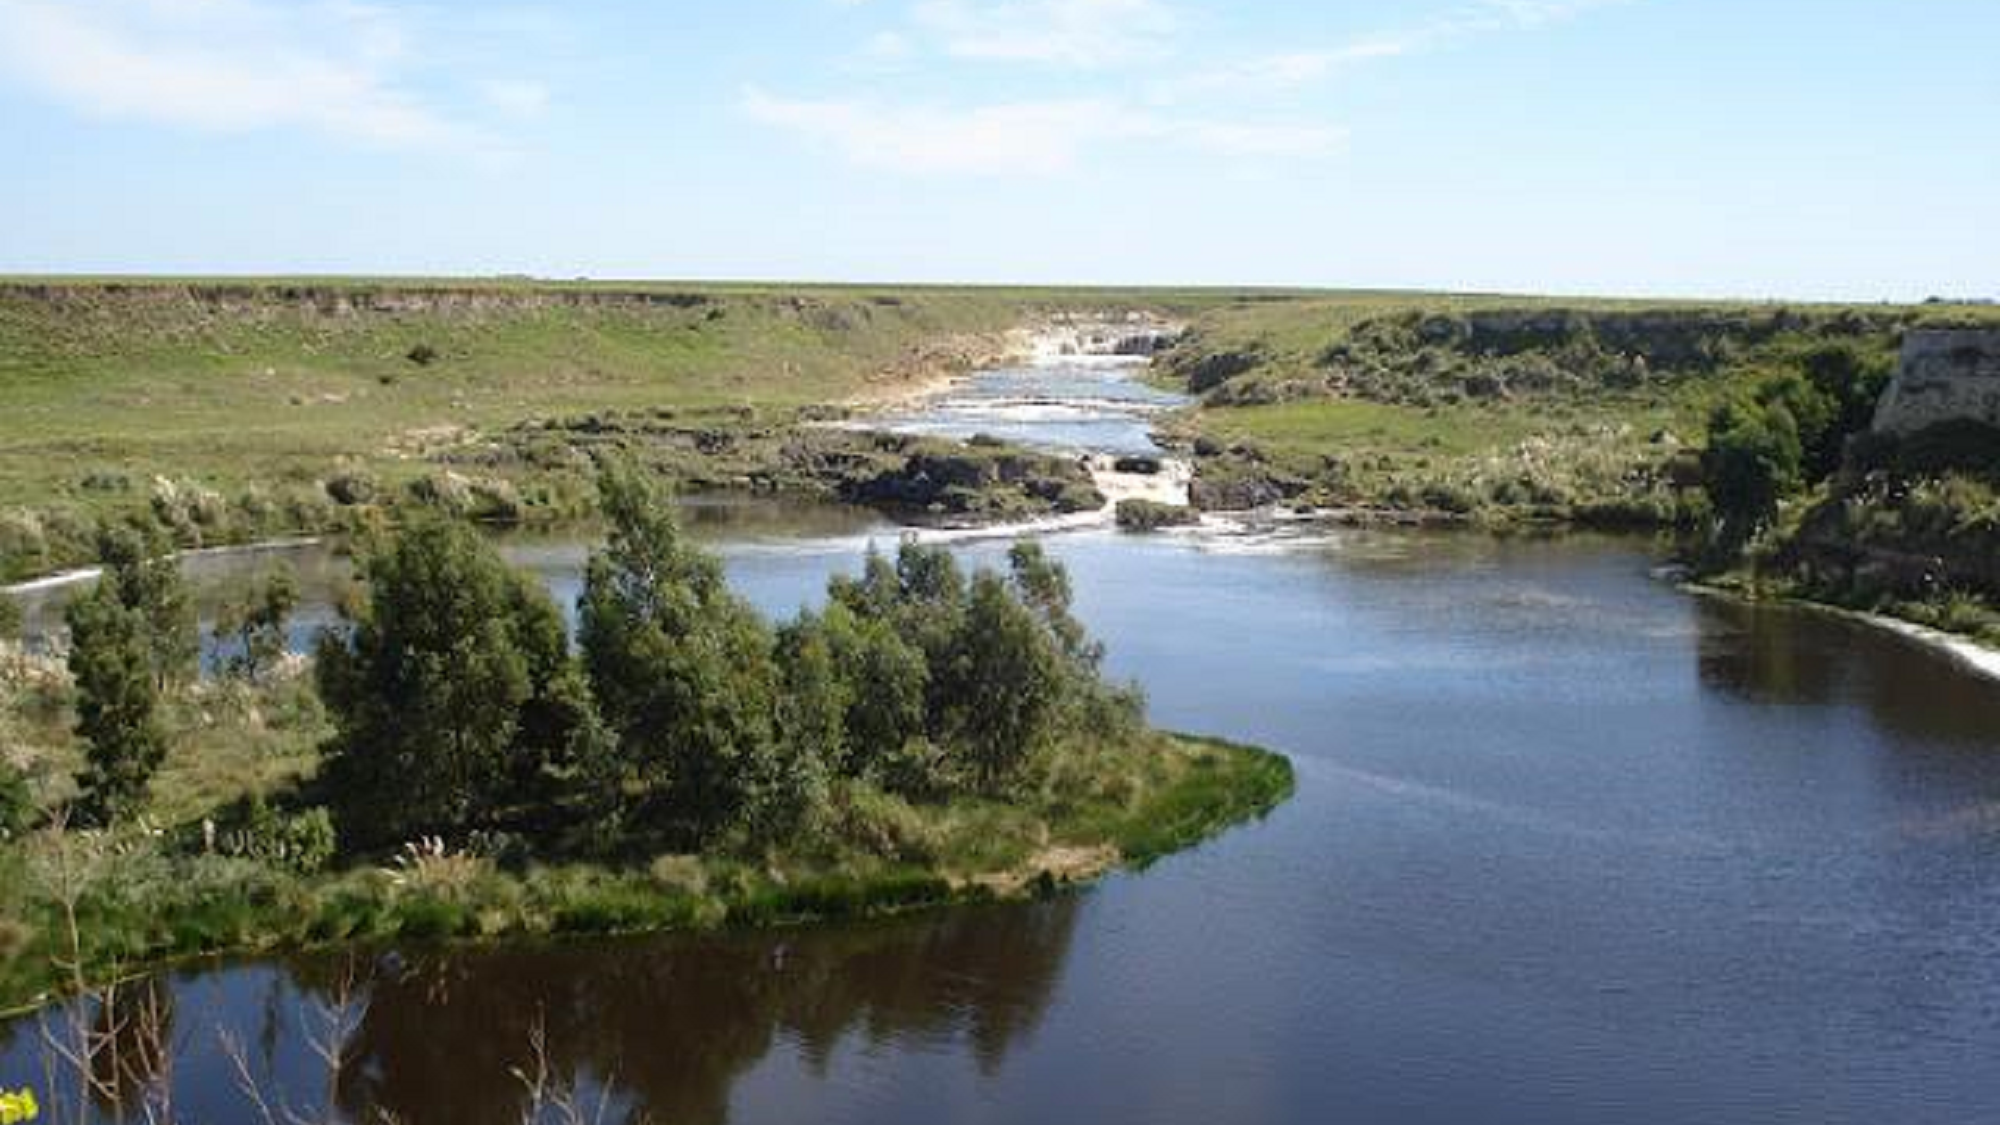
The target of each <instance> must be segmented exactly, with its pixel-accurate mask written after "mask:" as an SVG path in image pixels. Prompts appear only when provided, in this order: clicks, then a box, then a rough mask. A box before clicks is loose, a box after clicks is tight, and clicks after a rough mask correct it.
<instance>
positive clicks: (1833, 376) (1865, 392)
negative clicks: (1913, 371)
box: [1802, 342, 1896, 475]
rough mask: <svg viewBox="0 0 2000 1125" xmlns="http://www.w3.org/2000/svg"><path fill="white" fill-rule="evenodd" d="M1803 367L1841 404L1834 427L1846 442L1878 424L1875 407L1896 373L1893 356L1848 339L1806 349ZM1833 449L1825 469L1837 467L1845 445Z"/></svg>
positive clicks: (1817, 384) (1827, 393)
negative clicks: (1864, 348) (1857, 344)
mask: <svg viewBox="0 0 2000 1125" xmlns="http://www.w3.org/2000/svg"><path fill="white" fill-rule="evenodd" d="M1802 367H1803V368H1804V371H1805V376H1806V378H1807V379H1808V380H1810V381H1811V383H1812V385H1813V386H1814V387H1816V388H1818V390H1819V392H1820V394H1822V395H1825V396H1826V397H1827V398H1828V399H1830V400H1832V401H1833V402H1834V403H1836V404H1837V409H1836V412H1835V419H1834V427H1835V429H1836V431H1837V432H1838V433H1839V435H1840V437H1841V439H1842V441H1843V442H1844V441H1845V439H1846V438H1848V437H1850V436H1852V435H1854V434H1859V433H1865V432H1867V430H1868V428H1869V427H1870V426H1872V425H1873V424H1874V422H1875V407H1876V405H1877V404H1878V403H1879V402H1880V401H1881V399H1882V392H1883V391H1884V390H1887V389H1888V386H1889V381H1890V379H1892V378H1893V377H1894V376H1895V373H1896V363H1895V359H1894V358H1893V357H1891V356H1889V355H1887V354H1871V353H1867V352H1864V351H1862V350H1861V349H1860V348H1858V347H1856V346H1855V345H1853V344H1852V343H1847V342H1840V343H1831V344H1822V345H1820V346H1819V347H1817V348H1814V349H1813V350H1812V351H1810V352H1807V353H1806V355H1805V358H1804V360H1803V361H1802ZM1831 453H1832V458H1833V463H1829V464H1827V465H1826V466H1825V469H1824V471H1825V472H1831V471H1832V470H1833V469H1834V468H1835V467H1837V463H1838V459H1839V456H1840V454H1841V449H1840V448H1838V446H1837V445H1836V447H1835V448H1834V449H1832V450H1831ZM1822 475H1823V474H1822Z"/></svg>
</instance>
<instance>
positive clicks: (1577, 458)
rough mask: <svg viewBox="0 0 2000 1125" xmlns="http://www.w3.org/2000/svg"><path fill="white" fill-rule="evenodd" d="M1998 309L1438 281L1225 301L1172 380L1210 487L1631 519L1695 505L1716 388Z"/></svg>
mask: <svg viewBox="0 0 2000 1125" xmlns="http://www.w3.org/2000/svg"><path fill="white" fill-rule="evenodd" d="M1933 323H2000V313H1996V312H1995V311H1994V310H1992V309H1988V308H1978V307H1963V308H1961V307H1952V306H1921V307H1892V306H1822V305H1802V306H1779V305H1770V304H1714V303H1673V302H1638V301H1595V300H1583V301H1578V300H1561V299H1537V298H1518V297H1497V296H1496V297H1471V296H1468V297H1443V296H1427V295H1420V294H1353V295H1323V296H1317V297H1313V298H1310V299H1303V300H1295V301H1289V302H1281V303H1271V304H1265V305H1255V306H1241V307H1230V308H1223V309H1216V310H1212V311H1211V312H1209V313H1207V314H1205V315H1203V316H1201V317H1199V318H1197V320H1196V321H1195V324H1194V331H1193V332H1192V333H1191V334H1190V335H1189V337H1188V339H1187V340H1186V341H1184V342H1183V344H1182V345H1181V346H1180V347H1179V348H1177V349H1175V350H1174V351H1173V352H1171V353H1169V355H1167V356H1166V357H1165V359H1164V361H1163V362H1162V364H1160V365H1159V369H1158V370H1157V371H1156V373H1155V378H1156V379H1159V380H1161V381H1163V382H1165V383H1167V384H1169V385H1173V386H1176V387H1179V388H1183V389H1186V390H1188V391H1190V392H1192V393H1195V394H1197V395H1199V396H1201V404H1200V406H1199V407H1198V408H1197V409H1195V410H1193V411H1190V412H1188V413H1187V414H1186V416H1184V417H1183V418H1182V419H1180V420H1179V423H1178V432H1179V434H1180V436H1181V439H1182V441H1183V442H1184V443H1185V444H1186V445H1187V447H1188V448H1190V449H1192V450H1194V451H1195V452H1196V454H1197V458H1198V464H1197V474H1198V483H1197V487H1196V490H1195V491H1196V500H1197V502H1198V503H1203V504H1205V505H1206V506H1210V507H1218V508H1229V507H1240V506H1247V505H1253V504H1259V503H1269V502H1273V501H1280V500H1282V501H1290V502H1293V503H1297V504H1302V505H1312V506H1321V507H1334V508H1344V509H1357V510H1363V511H1367V510H1374V511H1377V512H1380V513H1383V514H1384V515H1388V516H1396V515H1407V514H1412V513H1425V514H1432V515H1441V516H1446V517H1451V518H1459V519H1468V520H1476V521H1486V522H1509V521H1517V520H1545V521H1558V522H1577V523H1588V524H1598V525H1618V526H1663V525H1673V524H1677V523H1682V522H1685V521H1687V520H1688V519H1689V518H1690V516H1691V508H1690V502H1691V501H1692V500H1693V499H1694V498H1693V497H1692V496H1690V495H1689V492H1690V489H1691V487H1692V486H1693V485H1694V484H1695V483H1696V480H1695V477H1696V474H1697V472H1698V466H1697V465H1696V464H1695V455H1696V453H1697V452H1698V450H1699V448H1700V446H1701V444H1702V441H1703V431H1704V427H1705V423H1706V419H1707V417H1708V415H1709V413H1710V411H1711V410H1712V409H1713V408H1714V406H1715V405H1716V404H1717V403H1718V402H1721V401H1723V400H1725V399H1727V398H1729V397H1731V396H1734V395H1738V394H1741V393H1743V392H1744V391H1745V390H1746V389H1747V388H1750V387H1752V386H1755V385H1757V384H1759V383H1760V382H1763V381H1766V380H1768V379H1771V378H1773V377H1774V376H1777V375H1780V374H1782V373H1784V372H1786V371H1789V370H1793V369H1795V368H1796V367H1797V366H1798V364H1799V363H1800V362H1801V360H1802V359H1803V358H1804V357H1806V356H1808V355H1810V354H1811V353H1813V352H1814V351H1815V350H1817V349H1823V348H1828V347H1840V348H1851V349H1853V350H1854V351H1855V352H1856V353H1857V354H1859V355H1861V356H1862V357H1864V359H1866V360H1869V361H1886V360H1887V358H1888V357H1890V356H1892V355H1893V352H1894V349H1895V347H1896V345H1897V341H1898V340H1899V338H1900V335H1901V333H1902V332H1903V331H1904V330H1906V329H1907V328H1910V327H1913V326H1917V325H1922V324H1933Z"/></svg>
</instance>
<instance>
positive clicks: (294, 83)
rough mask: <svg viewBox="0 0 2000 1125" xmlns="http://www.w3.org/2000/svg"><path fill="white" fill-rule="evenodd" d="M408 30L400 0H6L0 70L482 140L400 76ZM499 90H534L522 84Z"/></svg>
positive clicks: (342, 123) (180, 108) (350, 134)
mask: <svg viewBox="0 0 2000 1125" xmlns="http://www.w3.org/2000/svg"><path fill="white" fill-rule="evenodd" d="M408 38H409V37H408V34H407V32H406V30H405V28H404V25H403V24H402V23H401V22H400V21H399V20H398V19H397V18H396V17H395V16H394V15H393V14H392V13H390V12H389V11H387V10H386V9H383V8H378V7H374V6H371V5H367V4H362V3H356V2H352V0H313V2H311V3H305V4H294V5H278V4H275V3H271V2H269V0H0V78H6V79H11V80H13V81H15V82H18V83H21V84H23V85H25V86H28V87H30V88H32V89H34V90H37V91H39V92H40V93H42V94H43V95H45V96H47V97H49V98H51V99H53V100H56V101H60V102H63V103H65V104H68V105H70V106H72V107H75V108H77V109H80V110H83V111H85V112H89V113H94V114H98V115H101V116H105V117H112V118H121V119H130V120H139V121H151V122H157V123H162V124H169V125H177V126H184V127H191V128H198V129H207V130H217V131H246V130H256V129H266V128H281V127H295V128H305V129H311V130H314V131H317V132H321V133H326V134H330V135H334V136H338V137H342V138H347V139H351V140H360V141H366V142H370V143H379V144H391V145H426V144H439V143H460V144H463V143H473V142H475V140H476V138H475V135H474V132H473V131H472V130H470V129H468V128H467V127H465V126H463V125H462V124H460V123H458V122H456V121H454V120H452V119H451V118H450V117H449V116H447V115H446V114H445V113H443V112H442V111H441V110H439V109H438V108H436V107H435V106H433V105H431V104H430V103H429V102H427V101H426V100H425V99H424V98H423V97H420V96H419V95H418V94H417V93H416V92H415V91H414V90H413V89H412V88H411V87H410V86H409V85H408V83H407V82H405V81H403V80H401V75H402V74H403V72H404V71H405V70H406V69H407V66H406V64H407V63H408V62H409V58H410V55H411V51H410V47H409V43H408ZM496 89H498V90H500V91H501V98H502V99H512V100H513V101H514V102H515V103H516V104H521V103H523V102H524V101H525V100H530V99H531V95H529V94H528V93H527V86H526V85H524V84H511V85H510V84H502V85H501V86H500V87H496ZM489 93H490V92H489Z"/></svg>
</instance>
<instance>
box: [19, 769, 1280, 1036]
mask: <svg viewBox="0 0 2000 1125" xmlns="http://www.w3.org/2000/svg"><path fill="white" fill-rule="evenodd" d="M1062 760H1063V764H1062V766H1061V768H1060V770H1058V771H1056V772H1052V773H1051V774H1050V775H1048V776H1047V777H1045V778H1044V779H1043V782H1042V784H1041V785H1039V786H1038V787H1037V788H1036V790H1035V792H1034V794H1033V795H1032V797H1031V798H1030V799H1027V800H1023V801H1010V802H1006V803H1000V802H994V801H982V800H971V799H966V800H956V801H952V802H949V803H947V804H943V805H937V806H926V805H911V804H908V803H906V802H903V801H901V800H899V799H897V798H894V797H891V796H888V795H886V794H883V793H880V792H877V791H874V790H872V789H869V788H867V787H862V786H854V787H850V788H848V789H846V790H844V791H843V792H842V793H840V794H839V795H838V797H837V800H838V801H839V802H841V814H842V817H843V819H844V820H845V821H846V823H845V824H844V826H843V828H842V829H841V832H840V833H839V835H838V836H836V837H826V838H820V839H818V840H817V841H816V842H815V843H812V844H808V845H800V846H798V847H796V848H793V849H789V850H782V851H773V852H767V853H762V854H755V855H750V854H727V855H710V856H702V857H696V856H660V857H656V858H655V859H654V860H652V861H651V862H649V863H637V864H633V865H629V866H606V865H543V864H512V863H509V862H508V861H507V860H506V859H505V857H497V856H492V855H487V854H481V853H480V852H478V851H477V850H454V851H439V852H436V853H423V854H414V853H413V854H410V855H406V856H405V857H403V858H402V859H401V860H399V861H398V862H396V863H393V864H390V865H387V866H380V867H375V866H370V867H359V868H352V869H347V870H340V871H334V872H327V873H322V874H315V875H303V874H299V873H297V872H296V871H292V870H289V869H287V868H286V867H285V866H284V864H283V863H280V862H274V861H272V860H270V859H268V858H257V857H254V856H245V855H236V856H225V855H220V854H185V853H183V852H180V851H179V850H177V849H175V848H173V847H172V846H171V842H170V840H169V839H168V837H170V836H171V833H168V834H166V835H165V836H163V835H159V834H156V833H154V832H153V831H151V830H147V829H137V830H131V831H123V832H119V833H115V834H80V833H67V834H44V835H39V836H34V837H30V838H28V839H25V840H23V841H21V842H19V843H17V844H14V845H12V846H7V847H5V848H3V849H0V887H4V888H5V890H4V891H0V895H4V897H5V901H4V902H0V959H4V960H3V961H0V1009H12V1010H19V1009H21V1008H24V1007H32V1006H35V1005H38V1004H40V1003H42V1002H44V1001H45V1000H46V999H47V998H48V997H49V996H50V995H52V994H53V990H57V989H60V988H61V987H62V985H63V982H64V981H65V980H67V979H68V974H67V973H65V972H63V971H62V970H60V969H59V968H58V967H57V962H58V961H60V960H62V959H64V958H66V957H67V956H69V953H68V947H67V942H68V933H69V930H68V928H67V924H66V922H65V918H64V910H65V905H64V904H65V903H66V902H67V903H70V904H72V905H73V906H74V908H75V910H76V919H77V929H76V932H77V933H78V934H79V935H80V938H81V941H82V948H81V953H82V957H83V961H84V966H85V973H86V975H87V976H88V977H89V978H90V979H93V980H97V979H102V978H104V977H105V976H107V975H110V974H113V973H119V972H133V971H138V970H141V969H144V968H147V967H150V966H154V965H158V964H161V963H163V962H167V961H171V960H175V959H181V958H187V957H194V956H200V955H208V954H219V953H232V952H233V953H245V952H257V951H270V950H277V949H296V948H304V947H309V946H316V945H327V944H336V943H368V942H385V941H434V940H447V939H450V940H473V939H489V940H490V939H502V938H509V937H529V936H537V937H539V936H550V935H566V934H604V933H624V932H638V931H655V930H672V929H687V928H712V927H719V926H736V925H786V924H797V923H803V922H810V921H815V920H824V919H836V918H853V917H862V916H870V915H878V914H883V913H890V912H896V911H903V910H909V909H915V908H921V907H928V906H936V905H942V904H946V903H953V902H966V901H985V900H992V899H1004V898H1012V897H1022V896H1028V895H1034V894H1039V893H1046V892H1048V891H1051V890H1054V889H1055V888H1057V887H1060V886H1064V885H1069V884H1073V883H1079V882H1084V881H1088V880H1090V879H1093V878H1095V877H1097V876H1099V875H1101V874H1103V873H1104V872H1106V871H1109V870H1111V869H1113V868H1116V867H1119V866H1141V865H1144V864H1146V863H1149V862H1151V861H1152V860H1154V859H1157V858H1158V857H1160V856H1162V855H1165V854H1167V853H1169V852H1172V851H1175V850H1179V849H1181V848H1185V847H1188V846H1190V845H1192V844H1195V843H1197V842H1199V841H1201V840H1202V839H1205V838H1207V837H1208V836H1210V835H1212V834H1214V833H1216V832H1219V831H1221V830H1222V829H1223V828H1225V827H1227V826H1229V825H1231V824H1235V823H1238V822H1241V821H1243V820H1246V819H1248V818H1251V817H1254V816H1259V815H1262V814H1263V813H1265V812H1267V811H1269V810H1270V809H1271V808H1273V807H1274V806H1276V805H1277V804H1278V803H1280V802H1281V801H1283V800H1284V799H1285V798H1286V797H1287V796H1288V795H1289V794H1290V792H1291V789H1292V772H1291V767H1290V765H1289V763H1287V762H1286V761H1285V760H1284V759H1283V758H1281V757H1278V756H1277V755H1274V754H1270V753H1267V752H1265V751H1261V750H1256V749H1252V748H1249V747H1243V746H1236V745H1231V744H1227V743H1222V742H1216V741H1212V740H1207V739H1199V738H1191V737H1186V736H1175V735H1166V734H1159V735H1154V736H1151V737H1149V738H1148V739H1147V740H1146V742H1145V743H1144V744H1143V746H1140V747H1137V748H1132V749H1128V750H1121V751H1117V752H1109V751H1104V752H1098V751H1093V750H1091V749H1090V748H1076V750H1075V752H1072V753H1066V754H1064V755H1062ZM64 886H67V887H68V888H69V890H68V891H63V890H62V889H61V888H63V887H64Z"/></svg>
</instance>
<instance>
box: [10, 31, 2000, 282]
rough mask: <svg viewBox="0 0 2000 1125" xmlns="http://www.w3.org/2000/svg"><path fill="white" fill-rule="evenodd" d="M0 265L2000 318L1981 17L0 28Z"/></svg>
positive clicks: (1999, 40) (1991, 80) (1989, 63)
mask: <svg viewBox="0 0 2000 1125" xmlns="http://www.w3.org/2000/svg"><path fill="white" fill-rule="evenodd" d="M0 271H4V272H12V273H179V274H190V273H193V274H245V273H260V274H269V273H286V274H299V273H310V274H371V275H372V274H419V275H485V274H501V273H506V274H516V273H518V274H532V275H536V276H544V277H574V276H589V277H597V278H716V279H723V278H744V279H766V280H829V281H877V282H895V281H907V282H916V281H935V282H1032V283H1117V284H1179V285H1194V284H1212V285H1304V286H1327V287H1342V288H1416V289H1451V290H1468V291H1489V292H1490V291H1506V292H1543V293H1563V294H1578V295H1585V294H1624V295H1633V296H1706V297H1754V298H1775V299H1814V298H1825V299H1843V300H1877V299H1920V298H1923V297H1927V296H1932V295H1945V296H1954V297H1992V296H2000V3H1996V2H1995V0H1866V2H1864V0H1815V2H1806V0H1434V2H1433V0H1395V2H1391V0H1256V2H1251V0H732V2H710V3H694V2H687V0H647V2H642V0H567V2H555V0H488V2H476V3H475V2H470V0H429V2H417V3H391V2H386V0H0Z"/></svg>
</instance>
